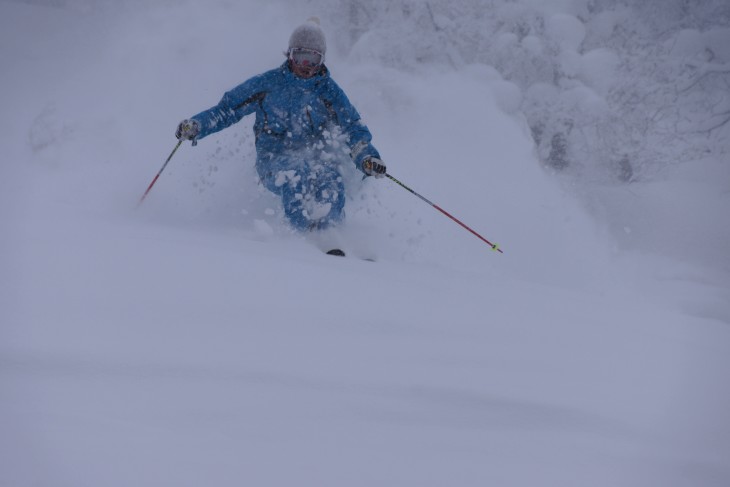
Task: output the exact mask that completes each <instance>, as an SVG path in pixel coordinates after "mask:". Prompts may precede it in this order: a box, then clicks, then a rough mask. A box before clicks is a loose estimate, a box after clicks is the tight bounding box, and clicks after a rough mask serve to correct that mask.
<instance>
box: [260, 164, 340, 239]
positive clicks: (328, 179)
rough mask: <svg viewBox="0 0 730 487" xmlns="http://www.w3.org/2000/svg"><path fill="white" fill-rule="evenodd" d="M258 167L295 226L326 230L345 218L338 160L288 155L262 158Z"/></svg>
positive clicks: (303, 228) (261, 175)
mask: <svg viewBox="0 0 730 487" xmlns="http://www.w3.org/2000/svg"><path fill="white" fill-rule="evenodd" d="M256 166H257V170H258V173H259V177H260V178H261V182H262V183H263V185H264V186H265V187H266V189H268V190H269V191H271V192H273V193H274V194H277V195H279V196H280V197H281V200H282V203H283V207H284V214H285V215H286V218H287V220H288V221H289V223H290V224H291V226H292V227H293V228H294V229H296V230H298V231H301V232H306V231H311V230H323V229H325V228H328V227H330V226H333V225H336V224H337V223H339V222H341V221H342V220H343V218H344V207H345V186H344V183H343V181H342V175H341V174H340V172H339V170H338V167H337V164H336V163H334V162H330V161H322V160H320V159H318V158H316V157H311V158H308V157H302V156H298V155H296V154H286V155H279V156H269V157H265V158H260V159H259V160H257V164H256Z"/></svg>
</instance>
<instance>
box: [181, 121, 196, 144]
mask: <svg viewBox="0 0 730 487" xmlns="http://www.w3.org/2000/svg"><path fill="white" fill-rule="evenodd" d="M199 133H200V124H199V123H198V121H197V120H190V119H186V120H183V121H182V122H180V124H179V125H178V126H177V130H175V137H177V138H178V140H180V139H184V140H192V141H193V142H195V138H196V137H197V136H198V134H199Z"/></svg>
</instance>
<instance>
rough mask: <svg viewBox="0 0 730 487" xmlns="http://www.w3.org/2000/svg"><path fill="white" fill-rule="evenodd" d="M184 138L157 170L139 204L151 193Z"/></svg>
mask: <svg viewBox="0 0 730 487" xmlns="http://www.w3.org/2000/svg"><path fill="white" fill-rule="evenodd" d="M183 140H184V139H180V140H179V141H178V142H177V144H175V148H174V149H172V152H171V153H170V156H169V157H168V158H167V160H166V161H165V163H164V164H163V165H162V167H161V168H160V170H159V171H158V172H157V176H155V178H154V179H153V180H152V182H151V183H150V185H149V186H147V191H145V192H144V194H143V195H142V197H141V198H140V199H139V203H137V206H139V205H141V204H142V202H143V201H144V199H145V198H146V197H147V193H149V192H150V190H151V189H152V186H154V185H155V183H156V182H157V178H159V177H160V174H162V171H164V170H165V166H167V163H168V162H170V159H172V156H174V155H175V152H177V149H178V148H179V147H180V145H181V144H182V143H183Z"/></svg>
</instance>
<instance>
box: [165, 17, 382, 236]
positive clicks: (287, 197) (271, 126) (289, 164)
mask: <svg viewBox="0 0 730 487" xmlns="http://www.w3.org/2000/svg"><path fill="white" fill-rule="evenodd" d="M326 51H327V45H326V41H325V36H324V33H323V32H322V30H321V29H320V27H319V25H318V21H317V19H310V20H309V21H307V22H306V23H305V24H303V25H300V26H299V27H297V28H296V29H295V30H294V31H293V32H292V34H291V37H290V38H289V49H288V50H287V51H286V53H285V55H286V58H287V59H286V61H285V62H284V63H283V64H282V65H281V66H279V67H278V68H275V69H272V70H270V71H267V72H265V73H263V74H260V75H258V76H254V77H253V78H251V79H249V80H247V81H244V82H243V83H242V84H240V85H238V86H237V87H235V88H233V89H232V90H231V91H228V92H227V93H225V94H224V95H223V98H222V99H221V101H220V102H219V103H218V104H217V105H216V106H214V107H212V108H210V109H209V110H206V111H204V112H201V113H199V114H197V115H195V116H193V117H192V118H190V119H187V120H183V121H182V122H180V124H179V126H178V127H177V131H176V132H175V135H176V136H177V138H178V139H187V140H191V141H193V144H196V143H197V141H198V140H200V139H202V138H204V137H207V136H208V135H210V134H213V133H215V132H218V131H220V130H222V129H224V128H226V127H229V126H230V125H233V124H234V123H236V122H238V121H239V120H241V119H242V118H243V117H244V116H246V115H248V114H251V113H256V120H255V122H254V127H253V128H254V133H255V136H256V171H257V173H258V175H259V178H260V179H261V182H262V183H263V185H264V186H265V187H266V188H267V189H268V190H269V191H272V192H273V193H275V194H277V195H279V196H280V197H281V199H282V203H283V206H284V212H285V214H286V217H287V219H288V221H289V223H290V224H291V226H292V227H293V228H295V229H296V230H298V231H301V232H311V231H316V230H323V229H326V228H329V227H332V226H334V225H336V224H337V223H339V222H341V221H342V219H343V217H344V213H343V209H344V205H345V190H344V185H343V182H342V175H341V174H340V170H339V167H338V166H339V164H340V162H342V161H343V159H350V160H351V161H352V162H353V163H354V164H355V166H356V167H357V168H358V169H360V170H361V171H362V172H364V173H365V174H366V175H367V176H375V177H376V178H381V177H383V176H384V175H385V172H386V167H385V164H383V161H382V160H381V159H380V155H379V153H378V151H377V150H376V149H375V147H373V145H372V144H371V138H372V137H371V134H370V131H369V130H368V128H367V126H366V125H365V124H364V123H363V122H362V120H361V119H360V115H359V113H358V112H357V110H356V109H355V107H354V106H353V105H352V104H351V103H350V101H349V100H348V98H347V96H346V95H345V93H344V92H343V91H342V89H341V88H340V87H339V86H338V85H337V83H335V81H334V80H333V79H332V78H331V77H330V73H329V70H328V69H327V67H326V66H325V64H324V61H325V53H326Z"/></svg>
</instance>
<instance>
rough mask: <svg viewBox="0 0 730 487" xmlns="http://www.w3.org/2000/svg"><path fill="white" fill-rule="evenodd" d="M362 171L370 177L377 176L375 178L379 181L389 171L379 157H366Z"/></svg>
mask: <svg viewBox="0 0 730 487" xmlns="http://www.w3.org/2000/svg"><path fill="white" fill-rule="evenodd" d="M362 170H363V172H364V173H365V174H367V175H368V176H375V178H376V179H378V178H382V177H383V176H385V171H386V170H387V169H386V167H385V164H383V161H381V160H380V159H378V158H377V157H372V156H370V157H366V158H365V160H364V161H362Z"/></svg>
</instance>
